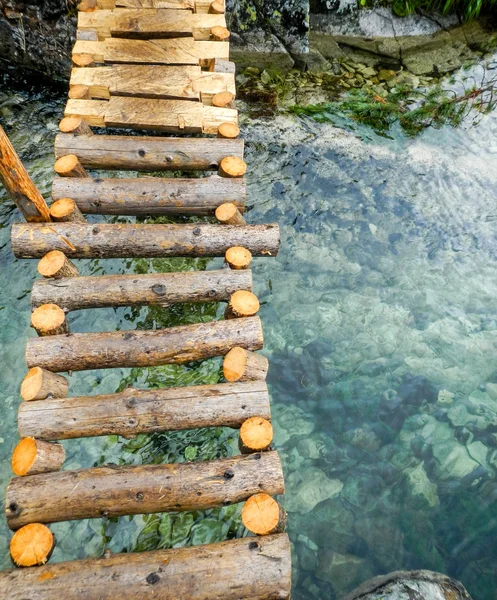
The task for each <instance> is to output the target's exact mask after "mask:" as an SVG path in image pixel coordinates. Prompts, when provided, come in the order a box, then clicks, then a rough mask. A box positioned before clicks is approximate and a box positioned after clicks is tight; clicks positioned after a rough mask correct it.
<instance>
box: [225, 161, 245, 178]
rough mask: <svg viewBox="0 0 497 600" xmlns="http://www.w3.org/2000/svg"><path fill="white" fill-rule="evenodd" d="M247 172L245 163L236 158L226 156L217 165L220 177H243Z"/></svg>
mask: <svg viewBox="0 0 497 600" xmlns="http://www.w3.org/2000/svg"><path fill="white" fill-rule="evenodd" d="M246 171H247V165H246V163H245V162H244V161H243V160H242V159H241V158H238V157H237V156H226V157H225V158H223V160H222V161H221V162H220V163H219V171H218V174H219V176H220V177H243V176H244V175H245V173H246Z"/></svg>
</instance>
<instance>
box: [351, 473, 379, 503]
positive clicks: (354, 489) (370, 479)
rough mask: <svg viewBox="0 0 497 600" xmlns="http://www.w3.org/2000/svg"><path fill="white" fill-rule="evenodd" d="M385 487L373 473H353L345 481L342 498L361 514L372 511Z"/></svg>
mask: <svg viewBox="0 0 497 600" xmlns="http://www.w3.org/2000/svg"><path fill="white" fill-rule="evenodd" d="M384 487H385V484H384V482H383V480H382V479H381V477H379V476H377V475H375V474H373V473H353V474H351V475H350V476H349V477H348V478H347V480H346V481H345V485H344V488H343V491H342V498H343V499H344V500H346V501H347V502H348V503H350V505H351V506H352V507H353V508H356V509H359V510H360V511H361V512H365V511H370V510H373V509H374V508H375V506H376V504H377V503H378V500H379V496H380V494H381V492H382V490H383V488H384Z"/></svg>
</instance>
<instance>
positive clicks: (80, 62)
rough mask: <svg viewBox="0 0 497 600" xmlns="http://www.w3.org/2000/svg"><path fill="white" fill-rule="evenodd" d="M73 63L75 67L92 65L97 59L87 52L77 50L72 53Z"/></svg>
mask: <svg viewBox="0 0 497 600" xmlns="http://www.w3.org/2000/svg"><path fill="white" fill-rule="evenodd" d="M72 63H73V65H74V66H75V67H90V66H92V65H93V64H94V63H95V59H94V58H93V55H92V54H88V53H87V52H76V53H73V55H72Z"/></svg>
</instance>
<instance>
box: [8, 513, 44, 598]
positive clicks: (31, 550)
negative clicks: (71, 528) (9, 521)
mask: <svg viewBox="0 0 497 600" xmlns="http://www.w3.org/2000/svg"><path fill="white" fill-rule="evenodd" d="M54 548H55V536H54V535H53V533H52V532H51V531H50V529H49V528H48V527H47V526H46V525H42V524H41V523H30V524H29V525H25V526H24V527H21V529H19V530H18V531H16V532H15V533H14V535H13V536H12V539H11V540H10V557H11V558H12V562H13V563H14V564H15V565H16V567H35V566H40V565H44V564H45V563H46V562H47V561H48V560H50V556H51V555H52V552H53V549H54ZM0 585H1V589H2V591H3V592H4V593H5V594H6V596H5V598H9V600H10V599H11V598H12V595H11V594H10V591H9V590H10V587H9V585H5V584H4V583H3V582H2V584H0ZM13 593H14V595H15V592H13ZM28 596H29V594H28V593H27V592H26V594H24V598H28Z"/></svg>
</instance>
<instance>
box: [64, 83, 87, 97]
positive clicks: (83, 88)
mask: <svg viewBox="0 0 497 600" xmlns="http://www.w3.org/2000/svg"><path fill="white" fill-rule="evenodd" d="M68 96H69V98H71V99H73V100H89V98H90V90H89V88H88V86H87V85H73V86H71V87H70V88H69V94H68Z"/></svg>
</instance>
